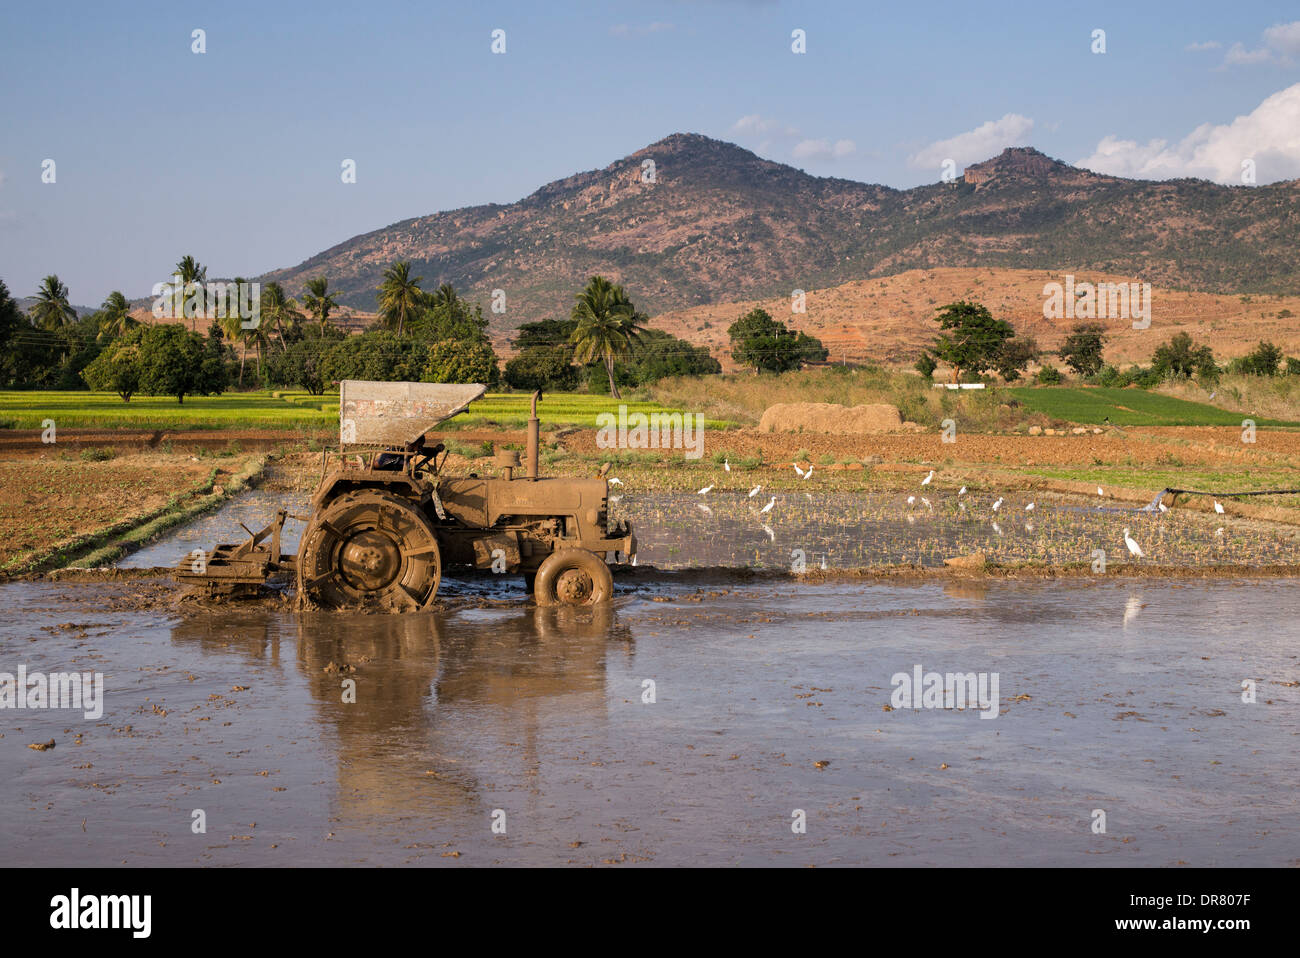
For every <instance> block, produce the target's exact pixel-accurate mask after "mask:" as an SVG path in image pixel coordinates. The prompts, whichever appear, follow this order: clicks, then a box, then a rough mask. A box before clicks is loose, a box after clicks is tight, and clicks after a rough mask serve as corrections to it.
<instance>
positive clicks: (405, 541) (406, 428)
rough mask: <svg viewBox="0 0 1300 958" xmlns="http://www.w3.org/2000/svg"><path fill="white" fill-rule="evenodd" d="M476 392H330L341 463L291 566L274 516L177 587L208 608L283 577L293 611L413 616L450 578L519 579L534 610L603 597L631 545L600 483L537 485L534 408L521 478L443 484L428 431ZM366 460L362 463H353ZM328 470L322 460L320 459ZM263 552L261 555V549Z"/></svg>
mask: <svg viewBox="0 0 1300 958" xmlns="http://www.w3.org/2000/svg"><path fill="white" fill-rule="evenodd" d="M486 389H487V387H485V386H483V385H482V384H479V383H470V384H440V383H386V382H362V381H357V380H348V381H345V382H344V383H342V384H341V388H340V392H339V441H340V446H339V451H338V452H337V453H336V454H335V458H336V460H338V461H337V462H336V463H335V465H334V468H332V469H325V470H324V472H323V475H322V478H321V482H320V485H319V486H317V488H316V492H315V494H314V495H313V496H312V500H311V504H312V511H311V514H310V515H309V516H307V517H297V516H295V517H294V518H300V519H303V521H305V522H306V523H307V527H306V529H305V530H304V532H303V535H302V539H301V541H300V543H299V546H298V552H297V554H296V555H281V554H279V541H280V530H281V528H282V527H283V524H284V521H285V519H286V517H287V515H286V513H285V512H284V511H280V512H279V513H277V516H276V519H275V521H274V522H272V523H271V524H270V525H268V526H267V527H266V528H265V529H263V530H262V531H261V532H257V533H254V532H252V531H251V530H247V529H246V530H245V531H247V532H248V533H249V539H248V540H247V541H246V542H244V543H242V544H240V545H221V546H218V547H217V548H216V549H215V550H214V551H213V552H212V553H211V554H210V555H208V556H206V557H205V556H202V555H199V556H194V555H191V556H187V557H186V558H185V559H183V560H182V561H181V562H180V563H179V565H178V566H177V567H176V570H175V573H174V575H175V577H176V579H177V580H178V581H181V582H184V583H187V584H190V585H194V586H199V587H202V588H204V589H206V590H208V591H209V592H212V593H218V594H226V595H231V594H239V593H243V592H248V591H259V590H260V588H261V586H262V585H263V584H264V583H265V582H266V581H267V580H269V579H271V578H274V577H276V576H292V577H293V579H294V580H295V582H296V583H297V587H298V602H299V605H300V606H301V607H304V608H313V607H314V608H333V609H338V608H364V609H375V610H380V611H392V612H402V611H415V610H418V609H422V608H425V607H427V606H428V605H429V604H430V603H431V602H432V601H433V599H434V596H436V595H437V592H438V585H439V583H440V582H441V580H442V572H443V569H444V568H447V567H456V566H460V567H466V568H476V569H490V570H492V571H493V572H498V573H512V572H513V573H517V574H521V575H522V576H523V577H524V582H525V583H526V585H527V586H528V588H529V590H530V591H532V592H534V593H535V596H536V600H537V602H538V604H539V605H592V604H595V603H599V602H605V601H608V600H609V599H610V598H611V596H612V595H613V576H612V574H611V572H610V567H609V563H608V561H607V560H608V559H609V558H610V557H611V556H612V557H613V558H614V559H615V560H618V559H620V557H621V558H622V559H623V560H627V559H630V558H631V557H632V556H633V555H635V553H636V537H635V536H634V535H633V534H632V529H631V527H630V526H629V525H628V523H627V522H626V521H618V522H613V521H611V520H610V518H609V511H608V510H609V485H608V483H607V482H606V481H605V479H604V478H603V473H602V477H597V478H591V479H558V478H555V479H543V478H541V477H539V475H538V453H539V446H540V437H541V424H540V420H539V419H538V418H537V403H538V400H539V399H540V398H541V393H540V392H537V393H534V394H533V398H532V416H531V418H530V419H529V420H528V432H527V445H526V460H525V462H524V463H523V467H524V469H525V474H524V476H517V475H516V471H517V470H518V469H519V468H520V466H521V463H520V459H519V453H518V452H516V451H514V450H500V449H498V450H497V453H496V457H495V460H494V463H495V468H496V471H497V473H498V475H496V476H493V477H487V478H484V477H480V476H479V475H478V474H476V473H471V474H470V475H468V476H458V477H451V476H445V475H443V466H444V465H445V464H446V461H447V458H448V453H447V451H446V450H445V448H444V446H443V444H442V443H441V442H436V441H431V440H430V437H429V435H428V433H429V431H430V430H431V429H432V428H434V427H436V426H438V425H439V424H441V423H443V422H445V421H446V420H448V419H450V418H451V417H452V416H455V415H457V414H458V413H461V412H464V411H465V409H466V408H468V406H469V404H470V403H472V402H473V401H474V400H475V399H478V398H479V397H481V396H482V395H483V394H484V392H486ZM366 449H368V450H369V455H367V454H366V453H365V452H363V451H362V450H366ZM327 462H328V459H327ZM268 540H269V541H268Z"/></svg>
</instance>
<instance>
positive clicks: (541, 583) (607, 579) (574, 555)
mask: <svg viewBox="0 0 1300 958" xmlns="http://www.w3.org/2000/svg"><path fill="white" fill-rule="evenodd" d="M533 592H534V595H535V597H536V599H537V604H538V605H543V606H550V605H597V604H599V603H601V602H608V601H609V600H610V599H612V598H613V597H614V576H613V574H612V573H611V572H610V571H609V566H608V565H606V564H605V563H604V561H602V560H601V558H600V557H599V556H597V555H596V554H595V553H592V552H588V551H587V550H586V549H561V550H559V551H558V552H552V553H551V554H550V555H549V556H547V557H546V559H545V560H543V562H542V564H541V565H540V566H539V567H538V569H537V578H536V579H535V580H534V582H533Z"/></svg>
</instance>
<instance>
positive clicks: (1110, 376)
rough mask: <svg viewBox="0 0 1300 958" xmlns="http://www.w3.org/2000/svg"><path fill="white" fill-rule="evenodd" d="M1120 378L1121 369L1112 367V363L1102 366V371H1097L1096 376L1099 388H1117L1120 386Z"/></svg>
mask: <svg viewBox="0 0 1300 958" xmlns="http://www.w3.org/2000/svg"><path fill="white" fill-rule="evenodd" d="M1119 378H1120V372H1119V369H1118V368H1117V367H1115V366H1112V365H1111V364H1110V363H1107V364H1106V365H1104V366H1102V367H1101V369H1099V370H1098V371H1097V375H1096V380H1097V385H1098V386H1108V387H1109V386H1117V385H1119Z"/></svg>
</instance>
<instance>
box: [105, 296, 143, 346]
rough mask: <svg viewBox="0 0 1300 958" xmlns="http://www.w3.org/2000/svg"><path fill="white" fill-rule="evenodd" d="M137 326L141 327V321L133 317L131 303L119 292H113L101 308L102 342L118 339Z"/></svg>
mask: <svg viewBox="0 0 1300 958" xmlns="http://www.w3.org/2000/svg"><path fill="white" fill-rule="evenodd" d="M136 325H139V320H137V319H135V318H134V317H133V316H132V315H131V303H130V302H129V301H128V300H127V298H126V297H125V296H123V295H122V294H121V293H119V292H118V291H117V290H113V292H111V293H109V294H108V298H107V299H105V300H104V302H103V303H102V304H101V305H100V307H99V339H100V341H101V342H102V341H103V340H104V339H116V338H117V337H118V336H121V335H122V334H123V333H125V332H126V331H127V330H128V329H130V328H131V327H132V326H136Z"/></svg>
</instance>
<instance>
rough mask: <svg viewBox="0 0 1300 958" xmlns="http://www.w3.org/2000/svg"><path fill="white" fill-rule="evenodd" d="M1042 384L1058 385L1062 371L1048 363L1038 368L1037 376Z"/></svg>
mask: <svg viewBox="0 0 1300 958" xmlns="http://www.w3.org/2000/svg"><path fill="white" fill-rule="evenodd" d="M1036 378H1037V380H1038V384H1039V385H1040V386H1057V385H1060V382H1061V378H1062V377H1061V373H1060V370H1058V369H1057V368H1056V367H1055V366H1052V365H1050V364H1049V365H1046V366H1044V367H1043V368H1042V369H1040V370H1038V376H1037V377H1036Z"/></svg>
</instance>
